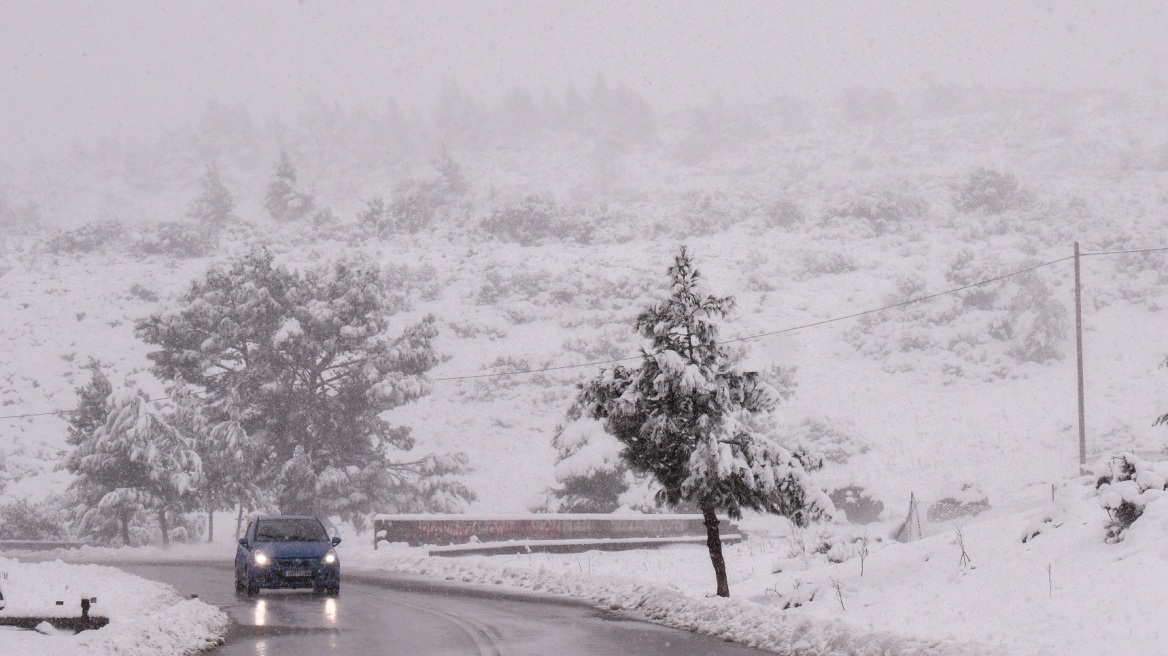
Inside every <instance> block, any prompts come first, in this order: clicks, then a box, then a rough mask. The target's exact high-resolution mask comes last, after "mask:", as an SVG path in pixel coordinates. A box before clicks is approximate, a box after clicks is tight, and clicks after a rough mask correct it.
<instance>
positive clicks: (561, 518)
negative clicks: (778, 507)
mask: <svg viewBox="0 0 1168 656" xmlns="http://www.w3.org/2000/svg"><path fill="white" fill-rule="evenodd" d="M719 527H720V530H721V532H722V533H723V534H729V533H736V532H737V528H736V526H735V525H734V524H733V523H731V522H730V521H729V520H727V519H722V520H721V521H720V522H719ZM705 535H706V527H705V525H704V524H703V523H702V516H701V515H616V516H614V515H583V514H578V515H567V514H564V515H556V514H546V515H481V516H479V515H376V516H374V518H373V536H374V537H373V548H374V549H376V548H377V543H378V542H380V541H383V540H384V541H387V542H405V543H407V544H409V545H410V546H412V547H417V546H422V545H447V544H465V543H467V542H470V541H472V540H471V539H472V538H475V539H477V540H478V541H479V542H505V541H508V540H581V539H616V538H669V537H684V536H705Z"/></svg>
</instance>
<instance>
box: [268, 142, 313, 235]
mask: <svg viewBox="0 0 1168 656" xmlns="http://www.w3.org/2000/svg"><path fill="white" fill-rule="evenodd" d="M315 206H316V201H315V199H314V198H313V197H312V194H310V193H308V192H306V191H303V190H301V189H300V187H299V186H297V184H296V168H295V167H293V166H292V160H291V159H290V158H289V157H288V153H287V152H285V151H280V160H279V161H278V162H276V171H275V173H274V174H273V175H272V180H271V182H269V183H268V191H267V193H266V194H265V195H264V209H266V210H267V211H268V214H270V215H271V216H272V218H273V219H275V220H277V221H295V220H296V219H300V218H303V217H305V216H308V215H310V214H312V210H313V208H314V207H315Z"/></svg>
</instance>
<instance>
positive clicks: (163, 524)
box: [158, 506, 170, 549]
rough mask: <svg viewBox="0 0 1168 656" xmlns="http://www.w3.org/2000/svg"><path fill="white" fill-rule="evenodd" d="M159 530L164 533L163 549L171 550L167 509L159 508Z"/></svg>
mask: <svg viewBox="0 0 1168 656" xmlns="http://www.w3.org/2000/svg"><path fill="white" fill-rule="evenodd" d="M158 528H159V529H160V530H161V531H162V548H163V549H169V548H170V527H169V526H167V525H166V508H163V507H162V506H159V507H158Z"/></svg>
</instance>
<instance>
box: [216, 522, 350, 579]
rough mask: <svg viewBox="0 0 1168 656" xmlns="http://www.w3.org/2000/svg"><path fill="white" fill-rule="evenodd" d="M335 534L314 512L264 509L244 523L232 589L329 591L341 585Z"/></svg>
mask: <svg viewBox="0 0 1168 656" xmlns="http://www.w3.org/2000/svg"><path fill="white" fill-rule="evenodd" d="M340 543H341V539H340V538H339V537H334V538H332V539H331V540H330V539H329V536H328V532H327V531H325V530H324V526H322V525H321V523H320V521H319V520H318V519H317V518H315V517H308V516H304V515H262V516H260V517H256V518H255V519H253V520H252V521H251V523H250V524H248V526H247V533H245V534H244V537H242V538H240V539H239V546H238V547H237V548H236V550H235V591H236V592H241V593H243V592H246V593H247V594H248V595H249V596H254V595H256V594H258V593H259V591H260V588H312V590H313V591H314V592H317V593H325V594H330V595H335V594H338V593H339V592H340V591H341V560H340V558H338V557H337V550H336V546H337V545H338V544H340Z"/></svg>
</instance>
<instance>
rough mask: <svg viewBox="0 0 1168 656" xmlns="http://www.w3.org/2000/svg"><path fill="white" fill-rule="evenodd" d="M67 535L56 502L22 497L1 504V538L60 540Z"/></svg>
mask: <svg viewBox="0 0 1168 656" xmlns="http://www.w3.org/2000/svg"><path fill="white" fill-rule="evenodd" d="M66 535H67V533H66V531H65V522H64V518H63V517H62V516H61V514H60V512H58V511H57V510H56V507H55V505H54V504H49V503H38V504H31V503H29V502H28V500H27V499H20V500H17V501H13V502H11V503H8V504H5V505H3V506H0V540H60V539H62V538H64V537H66Z"/></svg>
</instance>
